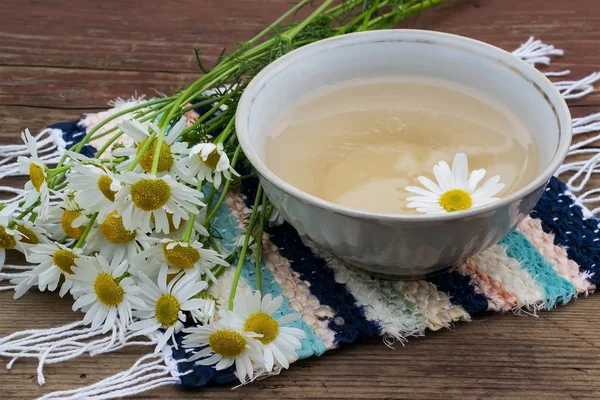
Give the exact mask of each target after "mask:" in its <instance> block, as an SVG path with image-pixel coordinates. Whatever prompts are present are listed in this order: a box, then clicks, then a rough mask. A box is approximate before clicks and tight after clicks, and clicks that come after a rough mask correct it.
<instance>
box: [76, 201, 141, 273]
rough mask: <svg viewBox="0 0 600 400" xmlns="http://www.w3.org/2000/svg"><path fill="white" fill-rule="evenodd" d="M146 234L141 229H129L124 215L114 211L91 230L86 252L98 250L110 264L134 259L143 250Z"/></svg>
mask: <svg viewBox="0 0 600 400" xmlns="http://www.w3.org/2000/svg"><path fill="white" fill-rule="evenodd" d="M145 238H146V235H145V234H143V233H142V232H140V231H139V230H132V231H130V230H128V229H125V227H124V226H123V217H121V216H120V215H118V213H117V211H116V210H115V211H112V212H111V213H110V214H108V215H107V216H106V217H105V218H104V220H103V221H102V222H100V223H97V224H96V226H95V227H94V228H93V229H92V230H90V233H89V234H88V237H87V238H86V242H85V246H84V250H85V252H86V253H88V254H91V253H92V252H98V254H100V256H102V257H103V258H104V259H105V260H106V261H108V262H109V263H110V265H113V266H114V265H118V264H121V262H122V261H125V260H132V259H133V258H134V257H135V256H136V255H138V254H139V253H140V252H141V251H142V250H144V245H143V242H142V240H143V239H145Z"/></svg>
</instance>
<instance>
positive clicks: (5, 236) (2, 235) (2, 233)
mask: <svg viewBox="0 0 600 400" xmlns="http://www.w3.org/2000/svg"><path fill="white" fill-rule="evenodd" d="M16 245H17V241H16V240H15V237H14V236H13V235H11V234H10V233H8V232H6V228H5V227H3V226H0V249H12V248H13V247H15V246H16Z"/></svg>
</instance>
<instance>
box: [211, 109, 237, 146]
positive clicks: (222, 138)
mask: <svg viewBox="0 0 600 400" xmlns="http://www.w3.org/2000/svg"><path fill="white" fill-rule="evenodd" d="M234 124H235V115H234V116H233V117H231V120H229V122H228V123H227V126H226V127H225V129H223V132H221V133H220V134H219V136H217V138H216V139H215V141H214V143H215V144H218V143H223V142H224V141H225V140H227V137H228V136H229V134H230V133H231V132H232V131H233V125H234Z"/></svg>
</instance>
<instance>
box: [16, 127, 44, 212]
mask: <svg viewBox="0 0 600 400" xmlns="http://www.w3.org/2000/svg"><path fill="white" fill-rule="evenodd" d="M21 138H22V139H23V142H25V144H26V145H27V150H28V151H29V154H31V157H24V156H19V158H18V159H17V161H18V163H19V172H20V173H22V174H23V175H29V181H27V183H26V184H25V192H26V195H25V202H24V204H23V208H29V207H31V206H32V205H33V204H35V202H36V201H38V199H39V200H40V205H39V212H38V215H39V217H40V218H42V219H45V218H46V216H47V215H48V205H49V202H50V189H49V188H48V181H47V178H48V176H47V170H48V167H46V165H45V164H44V162H43V161H42V160H41V159H40V158H39V157H38V153H37V143H36V142H35V139H34V138H33V136H31V133H29V129H25V131H24V132H22V133H21Z"/></svg>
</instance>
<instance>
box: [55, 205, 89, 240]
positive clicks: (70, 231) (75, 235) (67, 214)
mask: <svg viewBox="0 0 600 400" xmlns="http://www.w3.org/2000/svg"><path fill="white" fill-rule="evenodd" d="M79 216H81V211H71V210H65V211H64V212H63V215H62V217H61V219H60V225H61V227H62V230H63V231H64V232H65V233H66V235H67V236H68V237H70V238H71V239H79V238H80V237H81V235H83V231H85V226H77V227H73V226H72V225H71V224H72V223H73V221H74V220H75V218H78V217H79Z"/></svg>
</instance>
